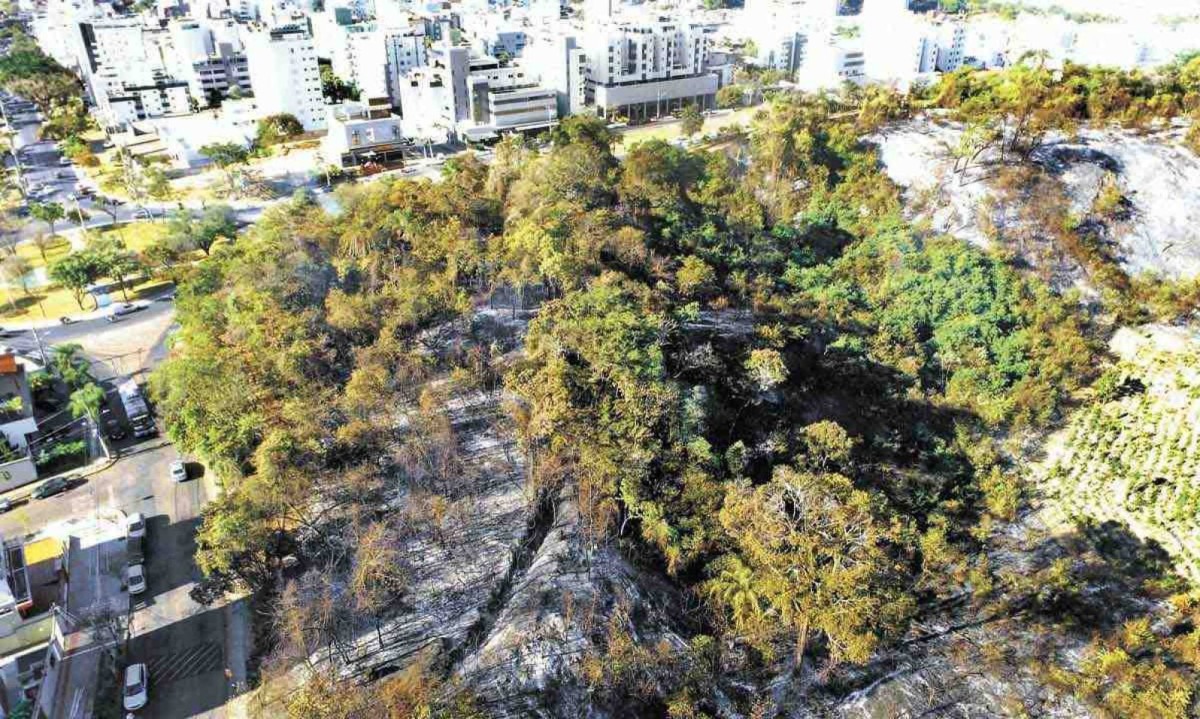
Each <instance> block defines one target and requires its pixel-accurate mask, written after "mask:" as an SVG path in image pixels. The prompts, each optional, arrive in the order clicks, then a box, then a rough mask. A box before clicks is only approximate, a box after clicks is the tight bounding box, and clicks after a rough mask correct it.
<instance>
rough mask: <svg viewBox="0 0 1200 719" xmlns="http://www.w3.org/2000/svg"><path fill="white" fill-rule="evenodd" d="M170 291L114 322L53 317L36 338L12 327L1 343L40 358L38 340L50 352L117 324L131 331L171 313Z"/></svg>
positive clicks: (164, 291) (171, 290) (110, 328)
mask: <svg viewBox="0 0 1200 719" xmlns="http://www.w3.org/2000/svg"><path fill="white" fill-rule="evenodd" d="M173 294H174V289H173V288H168V289H164V290H163V291H162V292H160V293H158V294H157V295H156V296H155V299H151V300H148V301H147V303H146V305H145V307H144V308H143V309H141V310H138V311H137V312H133V313H131V314H128V315H125V316H124V317H123V318H121V319H120V320H119V321H118V322H117V323H111V322H109V321H108V318H107V317H91V318H89V319H83V320H77V321H74V322H71V323H70V324H65V325H64V324H60V323H57V322H56V318H48V319H47V320H46V322H49V323H50V324H48V325H47V326H44V327H42V328H40V329H38V330H37V335H36V337H35V336H34V333H33V330H29V329H16V328H14V329H12V330H8V331H4V332H3V333H2V334H0V345H2V346H6V347H12V348H13V349H15V350H16V351H17V352H18V354H24V355H29V356H30V357H33V358H34V359H40V356H39V349H38V340H40V341H41V344H42V347H44V348H45V350H46V352H47V353H49V352H50V347H51V345H55V344H62V343H66V342H77V341H79V340H80V339H82V338H84V337H86V336H88V335H91V334H96V333H99V332H106V331H111V330H113V329H115V328H116V327H130V328H131V330H134V329H136V326H137V325H139V324H141V323H143V322H148V321H152V320H154V319H157V318H159V317H161V316H162V315H164V314H167V313H169V312H173V311H174V309H175V303H174V302H172V301H171V300H170V297H171V296H172V295H173ZM118 299H119V297H118ZM114 325H115V326H116V327H114Z"/></svg>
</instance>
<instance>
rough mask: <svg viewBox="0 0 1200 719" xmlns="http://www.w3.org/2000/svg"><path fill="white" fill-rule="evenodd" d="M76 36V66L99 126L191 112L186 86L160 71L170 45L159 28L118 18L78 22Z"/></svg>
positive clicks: (163, 70)
mask: <svg viewBox="0 0 1200 719" xmlns="http://www.w3.org/2000/svg"><path fill="white" fill-rule="evenodd" d="M76 32H77V37H78V47H79V50H80V58H81V61H80V64H79V66H80V69H81V71H82V77H83V80H84V84H85V86H86V87H87V88H88V92H89V94H90V95H91V96H92V99H93V100H94V101H95V103H96V115H97V120H98V121H99V122H100V124H101V125H103V126H104V127H108V128H119V127H123V126H125V125H126V124H128V123H129V122H132V121H135V120H141V119H145V118H148V117H161V116H163V115H176V114H182V113H187V112H189V111H190V110H191V102H190V95H189V92H188V85H187V82H185V81H181V80H178V79H176V78H174V77H172V76H171V74H170V72H169V70H168V68H167V67H166V64H165V58H166V57H168V56H170V54H171V50H170V41H169V36H168V34H167V32H166V31H165V30H163V29H162V28H161V27H157V26H147V25H145V24H143V21H142V20H141V19H140V18H129V17H123V18H114V19H111V20H94V21H88V22H81V23H79V24H78V26H77V29H76Z"/></svg>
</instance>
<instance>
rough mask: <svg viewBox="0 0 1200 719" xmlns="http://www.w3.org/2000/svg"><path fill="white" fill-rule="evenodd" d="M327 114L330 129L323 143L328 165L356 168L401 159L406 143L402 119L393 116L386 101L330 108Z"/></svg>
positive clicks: (352, 103)
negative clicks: (402, 131)
mask: <svg viewBox="0 0 1200 719" xmlns="http://www.w3.org/2000/svg"><path fill="white" fill-rule="evenodd" d="M326 110H327V112H328V119H327V121H326V124H327V127H328V129H327V131H326V133H325V137H324V138H323V139H322V140H321V155H322V157H323V158H324V159H325V161H326V162H328V163H329V164H331V165H337V166H339V167H353V166H357V165H361V164H363V163H365V162H378V163H388V162H393V161H395V160H398V159H401V157H402V153H403V150H404V147H405V144H406V143H405V140H404V137H403V135H402V134H401V126H400V116H399V115H397V114H395V113H393V112H392V108H391V102H390V101H389V100H388V99H387V98H386V97H381V98H375V99H372V100H368V101H367V102H347V103H342V104H340V105H328V106H327V107H326Z"/></svg>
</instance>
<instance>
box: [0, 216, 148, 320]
mask: <svg viewBox="0 0 1200 719" xmlns="http://www.w3.org/2000/svg"><path fill="white" fill-rule="evenodd" d="M166 232H167V226H166V223H163V222H131V223H127V224H124V225H119V226H117V227H105V228H104V229H102V230H91V231H90V233H89V234H90V236H91V237H92V239H97V238H107V237H118V238H120V239H121V240H123V241H124V242H125V246H126V247H128V248H129V249H131V250H133V251H135V252H139V251H141V250H143V249H144V248H145V247H146V246H148V245H150V244H151V243H152V242H154V241H156V240H158V239H160V238H161V237H163V236H164V235H165V234H166ZM70 251H71V243H70V242H69V241H68V240H67V239H66V238H64V237H53V238H50V244H49V246H47V248H46V262H43V261H42V255H41V253H40V252H39V251H38V248H37V247H36V246H34V244H33V243H31V242H23V243H21V244H19V245H17V254H19V255H20V256H22V257H24V258H25V259H26V260H28V262H29V264H30V266H31V267H33V268H38V267H42V266H43V265H46V264H52V263H54V261H55V260H58V259H60V258H62V257H64V256H65V255H67V254H68V253H69V252H70ZM166 284H168V283H166V282H164V281H162V280H157V279H152V280H146V281H144V282H140V283H137V284H135V285H133V286H131V287H130V288H129V298H130V299H131V300H134V299H140V298H142V297H143V296H145V295H146V294H147V293H153V292H154V291H156V290H159V289H162V288H163V287H164V286H165V285H166ZM110 295H111V296H112V297H113V299H114V300H116V301H119V300H120V296H121V293H120V291H119V290H115V289H114V290H112V291H111V292H110ZM83 305H84V309H82V310H81V309H79V305H78V304H76V303H75V298H74V297H73V296H72V295H71V292H70V290H67V289H64V288H61V287H58V286H56V285H48V286H45V287H36V288H30V290H29V293H28V294H26V293H24V292H23V291H22V290H21V289H20V288H19V287H18V288H12V289H11V290H10V289H9V288H6V287H0V320H40V319H55V318H58V317H62V316H64V315H73V314H78V313H80V312H88V311H91V310H92V309H93V302H92V300H91V298H90V297H85V298H84V300H83Z"/></svg>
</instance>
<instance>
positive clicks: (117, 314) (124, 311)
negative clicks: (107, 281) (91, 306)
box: [106, 302, 142, 322]
mask: <svg viewBox="0 0 1200 719" xmlns="http://www.w3.org/2000/svg"><path fill="white" fill-rule="evenodd" d="M140 309H142V306H141V305H135V304H134V303H132V302H121V303H119V304H115V305H113V308H112V310H110V311H109V313H108V315H107V317H106V319H107V320H108V321H109V322H119V321H121V319H122V318H123V317H125V315H131V314H133V313H134V312H137V311H138V310H140Z"/></svg>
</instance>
